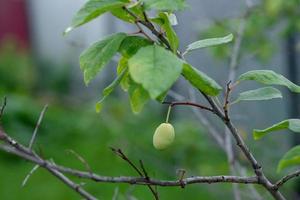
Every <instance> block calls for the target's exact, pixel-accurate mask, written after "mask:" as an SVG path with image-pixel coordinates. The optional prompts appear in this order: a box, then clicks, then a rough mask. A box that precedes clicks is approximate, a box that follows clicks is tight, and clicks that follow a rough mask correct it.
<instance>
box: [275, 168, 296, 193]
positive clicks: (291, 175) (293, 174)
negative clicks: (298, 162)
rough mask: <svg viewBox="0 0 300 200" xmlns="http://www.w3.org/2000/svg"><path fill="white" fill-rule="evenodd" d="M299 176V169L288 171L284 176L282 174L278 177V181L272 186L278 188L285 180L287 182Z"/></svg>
mask: <svg viewBox="0 0 300 200" xmlns="http://www.w3.org/2000/svg"><path fill="white" fill-rule="evenodd" d="M298 176H300V170H297V171H295V172H293V173H290V174H288V175H286V176H284V177H283V178H282V179H280V180H279V181H277V182H276V183H275V185H274V188H275V189H278V188H280V187H281V186H282V185H283V184H285V183H286V182H288V181H289V180H291V179H293V178H296V177H298Z"/></svg>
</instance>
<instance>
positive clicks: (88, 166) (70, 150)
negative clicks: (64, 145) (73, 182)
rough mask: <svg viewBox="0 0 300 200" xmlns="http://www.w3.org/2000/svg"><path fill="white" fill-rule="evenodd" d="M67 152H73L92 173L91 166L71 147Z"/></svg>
mask: <svg viewBox="0 0 300 200" xmlns="http://www.w3.org/2000/svg"><path fill="white" fill-rule="evenodd" d="M67 152H68V153H71V154H73V155H74V156H75V157H76V158H77V159H78V160H79V161H80V162H81V163H82V164H83V165H84V166H85V169H86V170H87V171H89V172H90V173H92V168H91V167H90V165H89V164H88V162H87V161H86V160H85V159H84V158H83V157H82V156H80V155H79V154H78V153H77V152H75V151H74V150H72V149H69V150H67Z"/></svg>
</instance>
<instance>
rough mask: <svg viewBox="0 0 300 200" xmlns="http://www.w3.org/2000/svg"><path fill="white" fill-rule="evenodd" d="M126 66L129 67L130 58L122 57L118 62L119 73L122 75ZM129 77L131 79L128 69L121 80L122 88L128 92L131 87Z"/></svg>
mask: <svg viewBox="0 0 300 200" xmlns="http://www.w3.org/2000/svg"><path fill="white" fill-rule="evenodd" d="M125 68H128V59H127V58H125V57H121V59H120V60H119V63H118V67H117V74H118V75H120V74H121V73H122V71H123V70H124V69H125ZM129 79H130V77H129V72H128V70H127V71H126V74H125V75H124V76H123V78H122V80H121V82H120V85H121V88H122V89H123V90H124V91H125V92H127V91H128V88H129Z"/></svg>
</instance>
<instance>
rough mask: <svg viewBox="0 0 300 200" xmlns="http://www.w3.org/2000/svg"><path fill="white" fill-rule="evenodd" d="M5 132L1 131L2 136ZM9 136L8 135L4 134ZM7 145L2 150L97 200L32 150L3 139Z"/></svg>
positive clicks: (84, 196)
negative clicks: (44, 170)
mask: <svg viewBox="0 0 300 200" xmlns="http://www.w3.org/2000/svg"><path fill="white" fill-rule="evenodd" d="M2 131H3V130H1V129H0V134H1V132H2ZM3 134H5V135H7V134H6V133H3ZM2 140H3V141H4V142H5V143H6V145H0V148H1V149H2V150H4V151H7V152H9V153H12V154H14V155H17V156H19V157H21V158H23V159H25V160H28V161H31V162H33V163H35V164H37V165H39V166H40V167H42V168H45V169H47V170H48V171H49V172H50V173H51V174H53V175H54V176H56V177H57V178H58V179H59V180H61V181H62V182H64V183H65V184H66V185H67V186H69V187H70V188H72V189H73V190H74V191H75V192H77V193H78V194H79V195H81V196H82V197H83V198H85V199H87V200H97V198H96V197H94V196H93V195H91V194H90V193H88V192H87V191H85V190H84V189H83V188H82V187H81V186H80V185H78V184H75V183H74V182H73V181H71V180H70V179H69V178H67V177H66V176H64V175H63V174H62V173H63V172H62V171H60V170H59V167H56V165H55V164H53V163H52V162H49V161H46V160H44V159H42V158H41V157H40V156H38V155H37V154H36V153H35V152H34V151H33V150H32V149H29V148H27V147H25V146H23V145H21V144H19V143H18V142H17V141H16V140H14V139H12V138H10V137H9V136H6V137H5V138H3V139H2Z"/></svg>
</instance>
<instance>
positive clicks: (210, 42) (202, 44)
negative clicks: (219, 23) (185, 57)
mask: <svg viewBox="0 0 300 200" xmlns="http://www.w3.org/2000/svg"><path fill="white" fill-rule="evenodd" d="M232 40H233V35H232V34H229V35H227V36H225V37H219V38H209V39H204V40H199V41H197V42H193V43H192V44H190V45H188V47H187V49H186V50H185V52H184V54H186V53H188V52H190V51H193V50H196V49H202V48H206V47H211V46H216V45H220V44H226V43H228V42H231V41H232Z"/></svg>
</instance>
